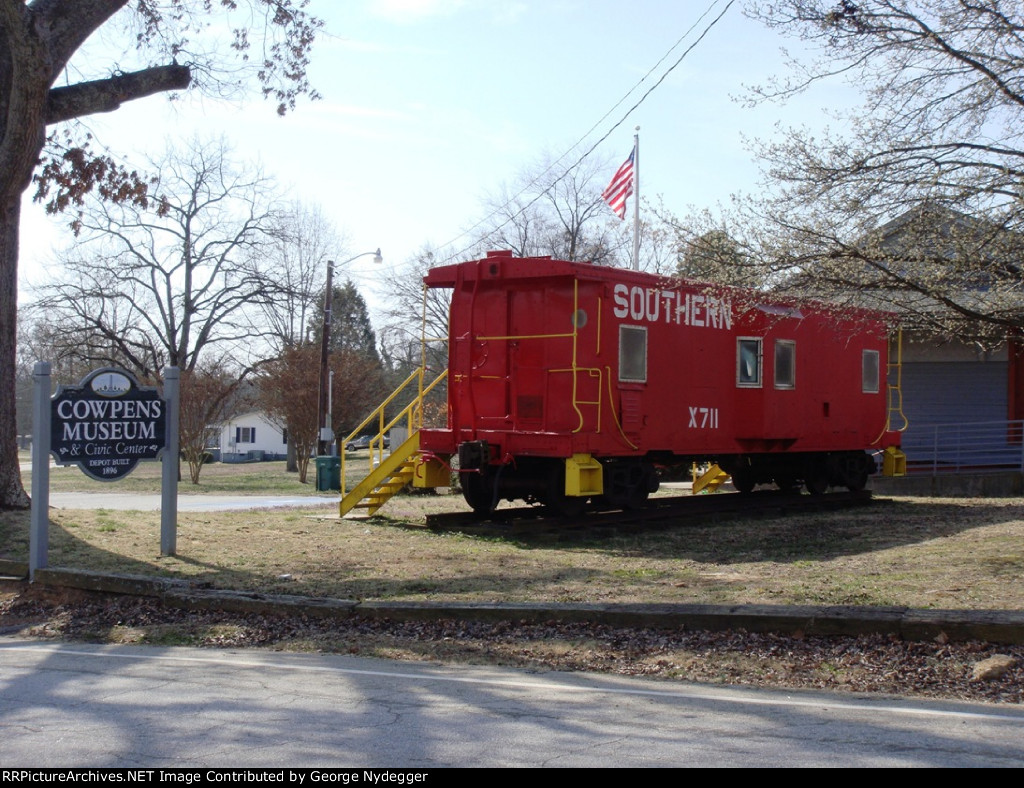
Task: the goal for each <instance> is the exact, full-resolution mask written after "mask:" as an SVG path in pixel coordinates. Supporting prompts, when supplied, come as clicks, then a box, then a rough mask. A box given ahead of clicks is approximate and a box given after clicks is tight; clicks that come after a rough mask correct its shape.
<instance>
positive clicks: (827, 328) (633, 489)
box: [420, 252, 899, 512]
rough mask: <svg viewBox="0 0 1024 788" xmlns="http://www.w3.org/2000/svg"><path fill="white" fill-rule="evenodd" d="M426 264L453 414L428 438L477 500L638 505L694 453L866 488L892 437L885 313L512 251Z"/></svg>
mask: <svg viewBox="0 0 1024 788" xmlns="http://www.w3.org/2000/svg"><path fill="white" fill-rule="evenodd" d="M424 281H425V283H426V286H427V287H429V288H451V289H452V297H451V312H450V316H449V321H450V322H449V340H448V341H449V348H448V349H449V370H448V425H447V428H445V429H424V430H422V431H421V434H420V448H421V451H422V452H423V458H424V462H425V463H426V464H427V465H430V464H431V463H432V462H433V463H434V464H435V465H436V464H437V463H438V462H444V461H445V460H446V459H447V458H449V457H451V456H454V455H458V458H459V469H460V472H461V481H462V487H463V490H464V494H465V497H466V500H467V501H468V502H469V504H470V505H471V506H473V507H474V509H477V510H487V509H490V508H493V506H494V505H496V504H497V502H498V501H499V500H501V499H503V498H507V499H517V498H522V499H524V500H527V501H540V502H543V503H547V504H549V505H552V506H554V507H555V508H557V509H559V510H561V511H563V512H574V511H577V510H579V509H581V508H582V506H583V504H584V503H585V502H586V501H587V500H588V499H594V500H595V501H597V502H601V503H606V504H608V505H612V506H630V505H637V504H639V503H641V502H643V501H644V500H645V499H646V498H647V496H648V494H649V493H651V492H653V491H655V490H657V488H658V474H657V469H658V467H659V466H670V465H679V464H682V463H690V462H712V463H716V464H717V465H719V466H720V467H721V468H722V469H723V470H724V471H725V472H727V473H729V474H730V475H731V476H732V478H733V483H734V485H735V486H736V487H737V489H739V490H740V491H741V492H742V491H749V490H751V489H753V487H754V486H755V485H756V484H759V483H774V484H776V485H778V486H779V487H780V488H784V489H788V488H796V487H797V486H798V485H800V484H804V485H806V487H807V489H808V490H809V491H810V492H812V493H821V492H824V491H825V490H826V489H827V488H828V487H829V486H845V487H848V488H850V489H853V490H858V489H862V488H863V487H864V485H865V484H866V482H867V478H868V475H869V474H870V473H872V472H874V470H875V467H876V465H875V460H874V458H873V457H872V455H871V454H870V453H869V452H871V451H880V450H882V449H885V448H887V447H890V446H898V443H899V434H898V433H896V432H894V431H891V430H890V428H889V425H888V391H887V385H886V371H887V369H888V344H889V343H888V326H887V322H886V315H884V314H882V313H878V312H872V311H867V310H850V309H845V308H844V309H843V310H842V311H841V312H840V311H837V309H836V308H834V307H833V308H829V307H828V306H827V305H824V304H820V303H800V304H795V303H790V302H782V301H779V300H773V299H771V298H769V297H763V298H762V297H761V295H759V294H756V293H753V292H751V291H742V290H738V289H732V288H725V287H716V286H711V285H707V284H702V283H697V282H692V281H685V280H680V279H675V278H666V277H660V276H655V275H651V274H645V273H640V272H635V271H624V270H621V269H614V268H606V267H601V266H595V265H590V264H580V263H569V262H565V261H561V260H552V259H549V258H518V259H517V258H513V257H512V256H511V254H510V253H508V252H493V253H490V254H489V255H488V256H487V257H486V258H484V259H482V260H474V261H470V262H466V263H460V264H457V265H449V266H443V267H439V268H435V269H433V270H431V271H430V272H429V273H428V275H427V276H426V277H425V280H424Z"/></svg>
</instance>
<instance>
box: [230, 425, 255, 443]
mask: <svg viewBox="0 0 1024 788" xmlns="http://www.w3.org/2000/svg"><path fill="white" fill-rule="evenodd" d="M255 442H256V428H255V427H235V443H255Z"/></svg>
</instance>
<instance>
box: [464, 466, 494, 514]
mask: <svg viewBox="0 0 1024 788" xmlns="http://www.w3.org/2000/svg"><path fill="white" fill-rule="evenodd" d="M462 497H463V498H465V499H466V503H468V504H469V505H470V507H471V508H472V509H473V511H474V512H476V513H477V514H487V513H488V512H490V511H492V510H493V509H494V504H495V501H494V481H493V479H492V478H491V477H489V476H487V475H485V474H483V473H464V474H462Z"/></svg>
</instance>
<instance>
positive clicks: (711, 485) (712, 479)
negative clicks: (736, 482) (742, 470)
mask: <svg viewBox="0 0 1024 788" xmlns="http://www.w3.org/2000/svg"><path fill="white" fill-rule="evenodd" d="M727 481H729V474H727V473H726V472H725V471H723V470H722V469H721V468H719V467H718V466H717V465H714V464H713V465H712V466H711V467H710V468H708V470H707V471H705V472H704V473H703V474H701V475H700V476H697V466H696V465H695V466H694V472H693V494H694V495H697V494H699V493H702V492H709V493H713V492H714V491H715V490H717V489H718V488H719V487H721V486H722V485H723V484H725V483H726V482H727Z"/></svg>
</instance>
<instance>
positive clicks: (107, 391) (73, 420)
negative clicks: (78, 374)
mask: <svg viewBox="0 0 1024 788" xmlns="http://www.w3.org/2000/svg"><path fill="white" fill-rule="evenodd" d="M50 418H51V422H50V424H51V431H50V452H51V453H52V454H53V456H54V457H55V459H56V462H57V464H58V465H78V466H79V467H80V468H81V469H82V471H83V472H84V473H85V474H86V475H87V476H91V477H92V478H93V479H98V480H100V481H114V480H116V479H120V478H122V477H123V476H125V475H127V474H128V473H130V472H131V471H132V470H133V469H134V468H135V466H136V464H138V462H139V461H140V460H155V459H158V458H159V456H160V453H161V452H162V451H163V449H164V446H165V445H166V443H167V441H166V435H167V407H166V403H165V402H164V400H163V399H161V397H160V395H159V394H158V393H157V390H156V388H154V387H152V386H140V385H139V384H138V382H137V381H136V380H135V378H134V377H133V376H132V375H131V374H130V373H129V372H126V371H124V370H121V369H111V368H106V369H98V370H95V371H94V372H91V373H90V374H89V375H88V376H86V377H85V379H83V380H82V382H81V383H80V384H79V385H77V386H61V387H60V388H59V389H58V390H57V393H56V394H55V395H54V396H53V398H52V399H51V400H50Z"/></svg>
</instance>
